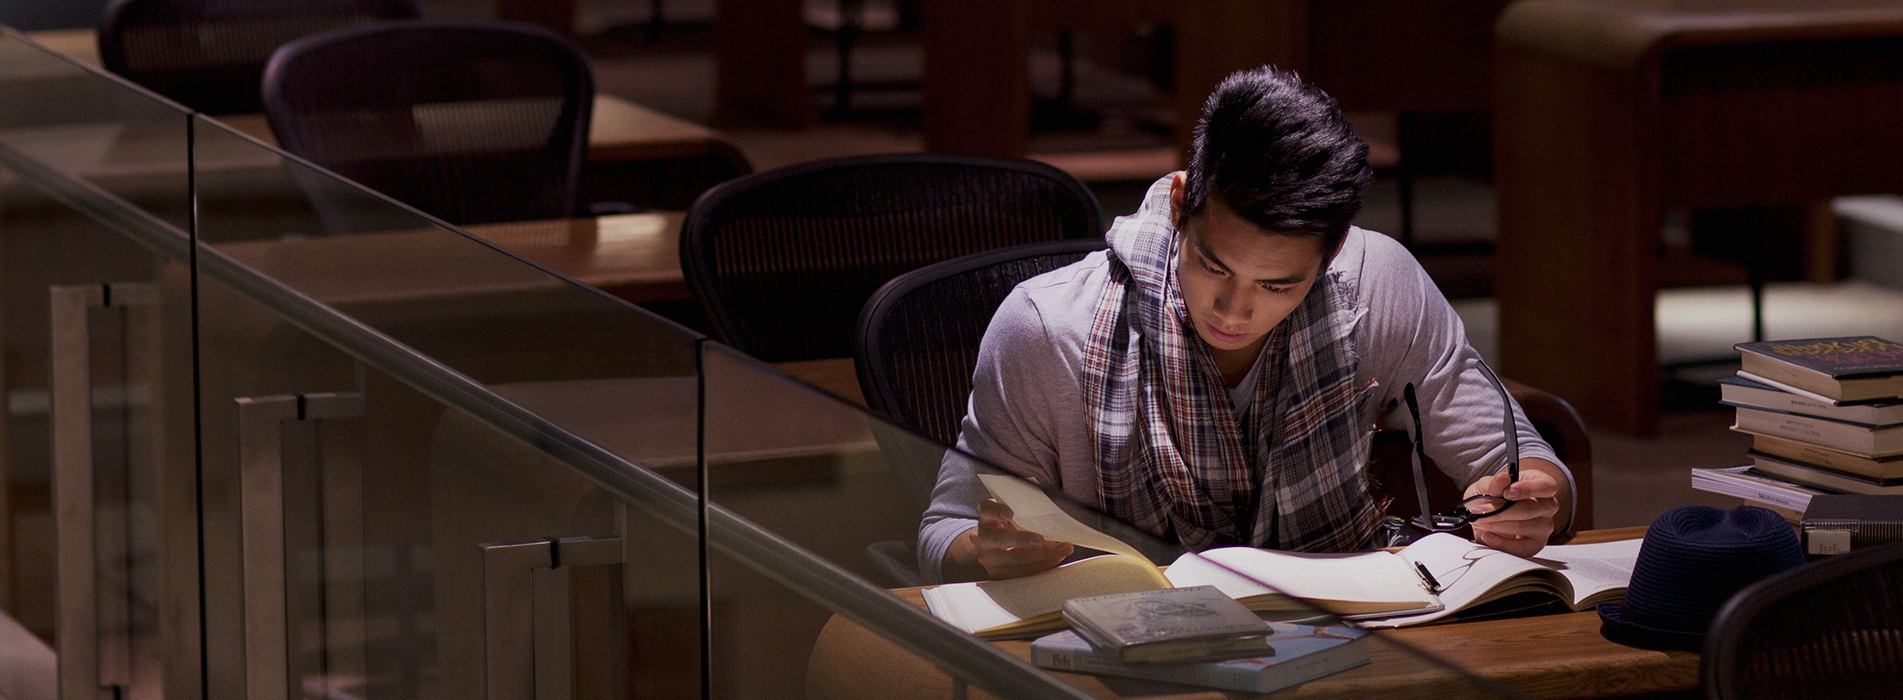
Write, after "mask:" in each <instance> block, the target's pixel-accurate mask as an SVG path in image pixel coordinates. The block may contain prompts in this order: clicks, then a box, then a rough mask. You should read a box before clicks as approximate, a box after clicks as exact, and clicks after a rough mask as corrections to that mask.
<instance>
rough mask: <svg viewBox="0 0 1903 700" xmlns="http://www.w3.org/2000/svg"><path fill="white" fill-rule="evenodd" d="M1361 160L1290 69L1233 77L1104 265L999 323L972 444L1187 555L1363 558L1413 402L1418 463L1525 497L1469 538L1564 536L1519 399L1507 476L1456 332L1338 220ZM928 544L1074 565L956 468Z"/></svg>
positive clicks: (993, 567)
mask: <svg viewBox="0 0 1903 700" xmlns="http://www.w3.org/2000/svg"><path fill="white" fill-rule="evenodd" d="M1367 151H1368V149H1367V145H1366V144H1364V143H1362V141H1361V139H1360V138H1359V137H1358V136H1356V135H1355V133H1354V132H1353V130H1351V129H1350V128H1349V126H1348V123H1347V120H1346V119H1344V118H1343V117H1342V115H1341V113H1340V111H1339V110H1338V109H1337V108H1336V106H1335V103H1334V100H1333V99H1331V98H1329V97H1328V96H1327V95H1325V94H1323V93H1322V92H1321V91H1320V90H1317V89H1315V88H1313V87H1310V86H1308V85H1305V84H1303V83H1302V82H1301V81H1300V80H1299V79H1298V78H1297V77H1296V76H1294V75H1293V74H1289V73H1282V72H1277V71H1274V70H1272V69H1269V68H1261V69H1257V70H1252V71H1243V72H1240V73H1236V74H1235V75H1232V76H1230V77H1229V78H1228V79H1227V80H1225V81H1224V82H1223V84H1222V86H1221V87H1219V88H1218V89H1217V91H1216V93H1215V94H1214V95H1212V96H1210V98H1209V101H1208V103H1207V105H1206V106H1205V108H1204V112H1203V118H1202V121H1201V123H1200V124H1199V125H1198V126H1197V130H1196V137H1195V142H1194V145H1193V147H1192V150H1191V152H1190V159H1189V169H1188V170H1187V171H1186V172H1178V173H1174V174H1172V175H1169V176H1166V177H1164V178H1163V179H1161V180H1158V181H1157V182H1156V184H1154V185H1152V186H1151V187H1150V189H1149V192H1148V194H1147V195H1146V196H1145V198H1144V202H1143V204H1142V206H1141V208H1140V209H1138V211H1137V212H1136V213H1135V214H1132V215H1129V216H1125V217H1121V218H1119V219H1117V221H1116V223H1115V225H1113V226H1112V227H1111V229H1110V232H1109V233H1108V234H1107V238H1108V239H1109V242H1110V250H1109V251H1107V252H1103V253H1093V254H1091V255H1090V256H1088V257H1086V258H1084V259H1083V260H1082V261H1079V262H1078V263H1076V264H1073V265H1070V266H1068V267H1065V268H1062V269H1059V270H1055V271H1052V272H1050V273H1047V274H1043V275H1039V276H1037V277H1035V278H1032V279H1030V280H1027V281H1025V282H1024V283H1023V284H1020V285H1018V287H1017V289H1016V290H1014V291H1013V292H1012V294H1011V295H1010V297H1009V298H1008V299H1006V301H1005V302H1004V304H1003V305H1002V306H1001V307H1000V308H999V309H998V311H997V314H996V315H995V316H994V317H993V318H992V321H991V325H990V327H989V329H988V330H987V331H986V332H985V338H984V342H983V344H982V347H981V349H980V352H979V359H978V365H977V368H976V370H975V372H974V375H973V388H972V395H971V401H970V406H969V409H968V411H967V413H966V416H965V420H964V424H963V426H962V431H961V433H960V435H959V439H958V447H959V448H961V449H963V450H965V451H968V452H970V453H971V454H973V455H976V456H978V457H979V458H981V459H983V460H986V461H988V462H990V463H992V464H995V465H997V466H999V467H1002V468H1004V469H1006V470H1008V471H1010V472H1012V473H1014V474H1017V475H1019V476H1023V477H1026V478H1030V479H1033V480H1034V481H1036V482H1037V483H1040V484H1043V485H1044V486H1046V487H1048V488H1052V489H1056V490H1059V491H1061V492H1063V494H1064V495H1065V496H1067V497H1069V498H1070V499H1072V500H1074V501H1077V502H1078V503H1081V504H1084V505H1087V506H1091V507H1094V508H1096V509H1097V510H1099V511H1101V512H1103V513H1105V514H1107V515H1108V516H1110V517H1113V518H1116V519H1118V520H1121V521H1124V522H1126V523H1129V524H1131V525H1133V526H1135V527H1137V528H1139V529H1142V530H1145V531H1147V532H1149V533H1150V534H1153V535H1155V536H1156V537H1158V538H1160V539H1162V540H1164V541H1167V542H1172V543H1175V544H1180V545H1181V546H1183V547H1185V548H1188V549H1191V550H1202V549H1207V548H1210V547H1217V546H1227V545H1250V546H1255V547H1263V548H1270V549H1282V550H1296V551H1322V552H1327V551H1350V550H1356V549H1361V548H1365V547H1367V546H1370V545H1371V544H1372V540H1373V536H1374V533H1375V531H1376V526H1377V524H1378V522H1379V520H1380V519H1381V517H1382V515H1383V514H1382V512H1381V506H1382V504H1380V503H1377V502H1376V499H1375V498H1374V497H1373V496H1372V495H1371V494H1370V493H1369V487H1368V479H1367V475H1366V473H1365V467H1366V463H1367V455H1368V448H1369V444H1370V439H1371V437H1372V431H1373V430H1374V429H1375V427H1376V426H1377V424H1386V425H1387V426H1389V427H1397V428H1404V429H1409V430H1410V431H1414V426H1413V425H1411V424H1410V420H1409V418H1408V417H1407V416H1408V410H1407V408H1406V407H1405V406H1402V405H1401V399H1402V397H1403V395H1404V391H1405V387H1407V386H1408V385H1413V387H1414V388H1415V391H1416V392H1417V395H1418V398H1419V401H1418V404H1419V408H1420V414H1421V416H1420V422H1421V429H1419V430H1418V432H1417V434H1421V435H1423V436H1424V437H1423V439H1424V441H1425V447H1426V451H1427V455H1428V456H1429V457H1431V458H1432V459H1433V460H1434V461H1435V463H1437V464H1439V465H1440V466H1441V468H1442V470H1443V471H1445V472H1446V473H1447V474H1448V476H1450V477H1452V478H1454V479H1455V480H1456V482H1457V483H1461V484H1467V485H1468V486H1467V489H1466V491H1467V495H1468V496H1469V497H1472V496H1477V495H1491V496H1499V497H1502V498H1504V499H1507V500H1511V501H1515V503H1513V504H1512V506H1511V507H1508V508H1505V509H1504V510H1502V511H1500V512H1498V513H1496V514H1494V515H1492V516H1490V517H1486V518H1483V519H1478V520H1474V521H1472V525H1473V530H1474V535H1475V539H1476V540H1478V541H1479V542H1481V543H1483V544H1486V545H1488V546H1491V547H1495V548H1498V549H1501V550H1505V551H1509V552H1512V553H1515V554H1521V555H1530V554H1532V553H1534V552H1537V551H1539V550H1540V548H1541V547H1543V546H1544V545H1545V543H1546V540H1547V538H1548V536H1549V535H1551V534H1552V532H1553V531H1554V529H1555V527H1556V525H1558V526H1563V525H1565V524H1566V523H1569V522H1570V521H1571V517H1570V516H1571V510H1572V503H1573V494H1572V488H1571V484H1572V477H1571V475H1570V473H1568V472H1567V471H1566V470H1565V468H1564V467H1563V466H1561V465H1560V464H1559V462H1558V459H1557V458H1555V457H1554V455H1553V451H1552V449H1551V448H1550V447H1548V446H1547V445H1546V443H1545V442H1544V441H1542V440H1541V439H1540V437H1539V435H1538V433H1536V432H1535V431H1534V430H1533V428H1532V426H1531V424H1530V423H1528V422H1527V421H1526V419H1525V417H1524V416H1522V415H1520V413H1519V409H1518V407H1517V406H1512V408H1511V410H1512V411H1513V415H1514V418H1515V421H1516V424H1517V427H1518V429H1517V433H1518V434H1517V435H1515V436H1513V437H1512V439H1514V440H1517V442H1518V448H1519V451H1520V454H1521V455H1522V456H1523V459H1522V462H1521V468H1520V470H1519V480H1518V481H1517V482H1515V481H1513V480H1512V479H1511V478H1510V477H1509V475H1508V474H1507V473H1506V471H1505V469H1504V467H1505V465H1506V462H1507V454H1508V449H1507V445H1506V441H1507V440H1508V439H1509V438H1508V436H1507V435H1504V434H1503V422H1504V418H1503V416H1504V415H1505V411H1507V410H1508V406H1506V405H1502V401H1503V396H1502V393H1501V392H1500V391H1499V390H1498V389H1496V388H1495V386H1494V384H1493V383H1492V381H1491V380H1490V379H1489V378H1488V376H1487V374H1486V373H1485V372H1484V371H1483V370H1482V368H1481V366H1480V362H1479V356H1478V355H1477V354H1476V353H1475V352H1474V350H1473V348H1472V347H1471V346H1469V345H1468V344H1467V339H1466V335H1465V331H1464V328H1463V326H1462V325H1461V321H1460V318H1459V317H1458V316H1456V315H1455V314H1454V312H1453V309H1452V308H1450V307H1449V306H1448V304H1447V301H1446V299H1445V298H1444V297H1442V296H1441V294H1440V291H1439V290H1438V289H1437V288H1436V287H1435V286H1434V283H1433V282H1432V281H1431V280H1430V279H1428V277H1427V274H1426V273H1425V272H1424V271H1423V270H1422V269H1421V267H1420V265H1419V263H1417V262H1416V261H1415V260H1414V258H1413V257H1412V256H1410V255H1409V254H1408V252H1407V251H1406V250H1405V249H1404V248H1402V247H1401V246H1400V245H1399V244H1398V243H1396V242H1395V241H1393V240H1392V239H1390V238H1388V237H1387V236H1383V235H1380V234H1376V233H1371V232H1368V231H1364V230H1361V229H1358V228H1354V227H1352V226H1350V225H1349V221H1350V220H1351V219H1353V218H1354V215H1355V213H1356V212H1357V211H1358V210H1359V209H1360V207H1361V199H1362V192H1363V190H1364V188H1365V187H1366V185H1367V182H1368V180H1369V177H1370V171H1369V167H1368V163H1367ZM1507 403H1508V404H1509V405H1511V401H1510V400H1507ZM1397 406H1399V410H1394V409H1395V408H1396V407H1397ZM919 540H920V547H919V550H920V551H919V554H920V564H921V566H922V568H923V569H924V573H925V574H926V576H927V577H929V578H933V579H970V578H1004V577H1013V576H1023V575H1026V574H1031V573H1036V572H1039V571H1043V570H1045V569H1049V568H1051V567H1053V566H1056V565H1057V564H1058V563H1060V562H1061V561H1063V560H1064V558H1065V557H1067V556H1069V555H1070V554H1071V552H1072V549H1073V548H1072V546H1071V545H1070V544H1068V543H1063V542H1052V541H1045V540H1044V539H1043V538H1041V537H1040V536H1038V535H1036V534H1034V533H1030V532H1026V531H1023V530H1020V529H1018V528H1017V527H1016V525H1015V524H1014V523H1013V522H1012V519H1011V513H1010V511H1009V509H1008V508H1006V507H1004V506H1003V504H1000V503H998V502H996V501H993V500H989V498H988V494H987V492H986V491H985V489H984V487H983V486H982V485H981V484H979V482H978V480H977V479H976V478H975V476H974V474H973V470H972V467H971V465H970V464H969V463H967V462H965V461H964V460H961V459H956V458H949V459H946V460H945V462H944V465H943V467H942V468H941V471H940V474H939V482H938V486H937V488H936V490H935V492H934V494H933V500H932V504H931V506H930V508H929V509H928V511H927V512H926V515H925V519H924V522H923V524H922V525H921V527H920V532H919Z"/></svg>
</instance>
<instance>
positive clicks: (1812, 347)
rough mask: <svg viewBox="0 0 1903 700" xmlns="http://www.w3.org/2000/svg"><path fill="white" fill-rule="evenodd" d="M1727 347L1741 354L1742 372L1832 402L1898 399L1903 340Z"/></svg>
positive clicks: (1829, 340) (1858, 339) (1902, 372)
mask: <svg viewBox="0 0 1903 700" xmlns="http://www.w3.org/2000/svg"><path fill="white" fill-rule="evenodd" d="M1732 347H1733V348H1734V349H1736V350H1737V351H1738V352H1740V353H1742V354H1743V357H1742V363H1743V367H1744V370H1743V371H1745V372H1747V373H1749V374H1752V375H1755V376H1757V377H1761V378H1764V379H1769V380H1771V381H1773V382H1776V383H1779V384H1788V385H1790V386H1793V387H1796V388H1798V389H1802V390H1804V391H1809V392H1813V393H1817V394H1820V395H1823V396H1824V397H1827V398H1829V399H1831V400H1834V401H1840V402H1851V401H1870V400H1881V399H1894V398H1897V397H1903V343H1897V342H1894V341H1889V340H1884V339H1882V338H1878V337H1875V336H1868V335H1863V336H1855V337H1848V338H1810V339H1805V340H1770V341H1764V342H1758V343H1740V344H1738V345H1734V346H1732Z"/></svg>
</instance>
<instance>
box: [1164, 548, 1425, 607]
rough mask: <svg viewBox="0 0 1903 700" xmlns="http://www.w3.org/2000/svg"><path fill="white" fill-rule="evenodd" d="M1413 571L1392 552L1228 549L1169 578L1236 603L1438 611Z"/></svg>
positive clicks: (1191, 557)
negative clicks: (1272, 598) (1274, 598)
mask: <svg viewBox="0 0 1903 700" xmlns="http://www.w3.org/2000/svg"><path fill="white" fill-rule="evenodd" d="M1411 566H1412V565H1411V564H1409V563H1408V562H1406V561H1405V560H1403V559H1401V558H1400V557H1398V556H1395V555H1394V554H1392V553H1390V552H1367V553H1363V554H1350V555H1340V554H1298V553H1292V552H1278V551H1274V550H1267V549H1253V548H1249V547H1224V548H1221V549H1212V550H1209V551H1206V552H1203V553H1201V554H1200V555H1198V554H1185V555H1183V556H1181V557H1178V558H1177V559H1176V562H1175V563H1173V564H1170V568H1169V571H1168V572H1166V574H1165V575H1166V576H1168V577H1169V579H1170V582H1171V583H1173V584H1175V585H1176V586H1177V587H1178V588H1182V587H1186V586H1204V585H1207V586H1215V587H1216V588H1218V589H1220V590H1222V592H1224V593H1227V594H1229V596H1230V597H1232V598H1236V599H1242V598H1247V597H1250V596H1260V595H1278V594H1279V595H1286V596H1292V597H1296V598H1301V599H1304V600H1317V601H1339V602H1381V603H1389V602H1391V603H1413V604H1414V605H1412V606H1411V609H1420V608H1426V607H1434V606H1435V605H1436V601H1435V599H1434V596H1433V594H1431V593H1428V592H1427V589H1426V588H1425V587H1423V586H1422V585H1421V578H1420V575H1419V574H1416V573H1415V572H1414V570H1413V569H1412V568H1410V567H1411ZM1238 572H1240V573H1238ZM1264 584H1266V585H1264Z"/></svg>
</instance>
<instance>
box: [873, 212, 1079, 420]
mask: <svg viewBox="0 0 1903 700" xmlns="http://www.w3.org/2000/svg"><path fill="white" fill-rule="evenodd" d="M1104 247H1105V243H1104V240H1103V239H1101V238H1087V239H1077V240H1067V241H1051V242H1045V243H1027V244H1024V245H1017V246H1012V247H1009V248H1001V249H998V250H993V251H987V252H983V253H978V254H976V255H967V256H964V257H960V258H953V259H951V260H946V261H944V262H940V263H936V264H932V265H927V266H925V267H922V268H919V269H917V270H913V271H911V272H907V273H905V274H903V275H899V276H898V277H894V278H893V279H892V281H890V282H887V283H886V284H885V286H883V287H880V288H879V291H877V292H874V293H873V295H872V298H871V299H870V300H869V301H867V302H866V307H865V311H864V312H863V313H861V314H860V316H859V331H858V334H857V338H856V340H855V345H856V346H857V347H856V349H855V352H854V353H853V360H854V364H855V365H856V366H857V368H858V371H859V388H860V389H861V390H862V391H864V392H865V397H866V405H867V406H868V407H870V408H872V410H874V411H878V412H880V413H882V414H884V415H885V416H887V417H889V418H891V419H892V421H893V422H894V423H898V424H900V425H903V426H905V427H908V428H910V429H912V430H913V431H914V432H917V433H919V434H921V435H924V436H926V437H929V438H932V439H934V440H937V441H939V442H941V443H944V444H947V445H949V444H952V443H953V442H954V441H956V440H957V439H958V429H959V423H960V422H961V421H963V420H964V417H965V407H966V403H967V399H969V398H970V396H971V370H972V367H973V366H975V365H976V364H977V362H978V343H979V341H980V340H983V339H984V334H985V329H986V328H987V327H988V326H990V324H991V316H992V314H994V313H996V312H997V310H998V305H999V304H1002V303H1004V298H1005V297H1006V296H1009V295H1010V294H1011V290H1012V289H1014V288H1016V287H1017V285H1018V283H1019V282H1023V281H1024V280H1027V279H1030V278H1032V277H1036V276H1038V275H1041V274H1043V273H1046V272H1050V271H1051V270H1055V269H1057V268H1060V267H1063V266H1065V265H1069V264H1071V263H1074V262H1077V261H1078V260H1081V259H1083V257H1084V256H1085V255H1089V254H1090V253H1091V252H1092V251H1097V250H1103V249H1104Z"/></svg>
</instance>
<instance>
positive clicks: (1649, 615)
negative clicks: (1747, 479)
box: [1599, 506, 1804, 651]
mask: <svg viewBox="0 0 1903 700" xmlns="http://www.w3.org/2000/svg"><path fill="white" fill-rule="evenodd" d="M1803 563H1804V550H1803V548H1802V547H1801V546H1800V545H1799V544H1798V543H1797V533H1796V532H1794V531H1792V529H1791V524H1790V523H1788V522H1785V520H1784V518H1783V517H1780V516H1779V515H1778V514H1776V513H1773V512H1771V511H1768V510H1765V509H1763V508H1758V507H1755V506H1739V507H1737V508H1733V509H1731V510H1728V511H1724V510H1718V509H1717V508H1710V507H1706V506H1684V507H1681V508H1674V509H1672V510H1669V511H1666V512H1665V514H1664V515H1661V516H1659V517H1658V520H1654V521H1652V527H1650V528H1647V529H1646V531H1645V543H1644V544H1641V545H1639V557H1638V561H1637V562H1636V563H1635V564H1634V565H1633V569H1632V582H1631V584H1630V585H1629V586H1627V587H1626V592H1625V600H1624V601H1623V602H1619V603H1601V604H1600V605H1599V619H1600V620H1601V621H1603V623H1604V624H1602V625H1600V627H1599V633H1600V634H1602V635H1605V637H1606V639H1610V640H1612V641H1614V642H1618V643H1620V644H1624V645H1627V646H1635V647H1641V648H1645V649H1683V650H1687V651H1698V650H1699V649H1700V647H1701V645H1703V644H1704V642H1705V630H1706V629H1707V628H1709V627H1711V620H1712V618H1713V617H1714V616H1716V615H1717V614H1718V608H1720V607H1722V606H1723V605H1724V604H1725V600H1726V599H1728V598H1730V597H1731V594H1733V593H1736V592H1738V589H1741V588H1744V587H1745V586H1747V585H1749V584H1751V583H1752V582H1754V581H1757V580H1758V579H1761V578H1764V577H1765V576H1769V575H1771V574H1774V573H1777V572H1779V571H1783V570H1785V569H1789V568H1791V567H1794V566H1797V565H1799V564H1803Z"/></svg>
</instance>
